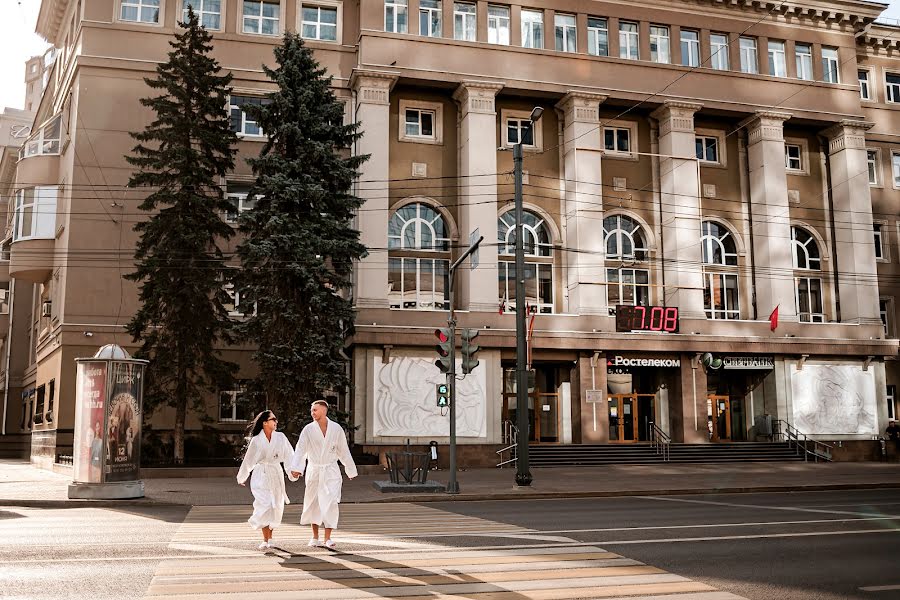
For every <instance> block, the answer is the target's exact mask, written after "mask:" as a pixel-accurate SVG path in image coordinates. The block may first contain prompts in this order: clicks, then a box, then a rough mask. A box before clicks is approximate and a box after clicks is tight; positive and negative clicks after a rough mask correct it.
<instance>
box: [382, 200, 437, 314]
mask: <svg viewBox="0 0 900 600" xmlns="http://www.w3.org/2000/svg"><path fill="white" fill-rule="evenodd" d="M449 277H450V238H449V233H448V228H447V223H446V221H445V220H444V217H443V216H442V215H441V213H440V212H438V211H437V210H436V209H435V208H433V207H431V206H428V205H427V204H422V203H415V204H407V205H405V206H402V207H401V208H399V209H397V211H395V212H394V214H393V215H391V218H390V221H388V302H389V304H390V307H391V308H398V309H407V310H448V309H449V308H450V296H449Z"/></svg>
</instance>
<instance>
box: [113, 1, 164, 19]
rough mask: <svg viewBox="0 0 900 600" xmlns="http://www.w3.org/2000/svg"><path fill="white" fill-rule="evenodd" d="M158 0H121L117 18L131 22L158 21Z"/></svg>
mask: <svg viewBox="0 0 900 600" xmlns="http://www.w3.org/2000/svg"><path fill="white" fill-rule="evenodd" d="M159 3H160V0H122V4H121V10H120V12H119V20H121V21H131V22H133V23H159Z"/></svg>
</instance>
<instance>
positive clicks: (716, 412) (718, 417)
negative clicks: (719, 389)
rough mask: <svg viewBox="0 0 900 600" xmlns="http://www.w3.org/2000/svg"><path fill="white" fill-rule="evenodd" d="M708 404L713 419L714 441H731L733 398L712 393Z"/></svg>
mask: <svg viewBox="0 0 900 600" xmlns="http://www.w3.org/2000/svg"><path fill="white" fill-rule="evenodd" d="M708 399H709V401H708V403H707V406H708V407H709V416H710V418H711V420H712V441H714V442H720V441H721V442H725V441H731V399H730V398H729V397H728V396H718V395H715V394H710V395H709V396H708Z"/></svg>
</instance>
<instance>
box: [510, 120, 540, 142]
mask: <svg viewBox="0 0 900 600" xmlns="http://www.w3.org/2000/svg"><path fill="white" fill-rule="evenodd" d="M519 143H521V144H522V145H523V146H525V147H527V148H534V146H535V144H534V123H532V122H531V119H530V118H529V117H525V118H508V119H506V145H507V146H514V145H516V144H519Z"/></svg>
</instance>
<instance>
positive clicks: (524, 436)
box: [513, 106, 544, 486]
mask: <svg viewBox="0 0 900 600" xmlns="http://www.w3.org/2000/svg"><path fill="white" fill-rule="evenodd" d="M543 112H544V109H543V108H541V107H539V106H538V107H535V108H534V109H533V110H532V111H531V135H532V139H534V136H535V131H534V128H535V122H536V121H537V120H538V119H540V118H541V115H542V114H543ZM513 174H514V176H515V187H516V190H515V193H516V199H515V200H516V207H515V216H516V225H515V227H516V231H515V240H516V427H517V428H518V430H519V432H518V437H517V438H516V457H517V460H516V485H519V486H528V485H531V481H532V477H531V471H530V470H529V468H528V438H529V433H530V432H529V427H530V419H529V418H528V417H529V415H528V371H527V369H526V368H525V367H526V363H527V361H528V350H527V348H526V341H525V336H526V328H525V319H526V315H525V244H524V237H525V236H524V235H522V221H523V215H522V212H523V210H522V132H521V131H520V132H519V141H518V143H517V144H515V145H514V146H513Z"/></svg>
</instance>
